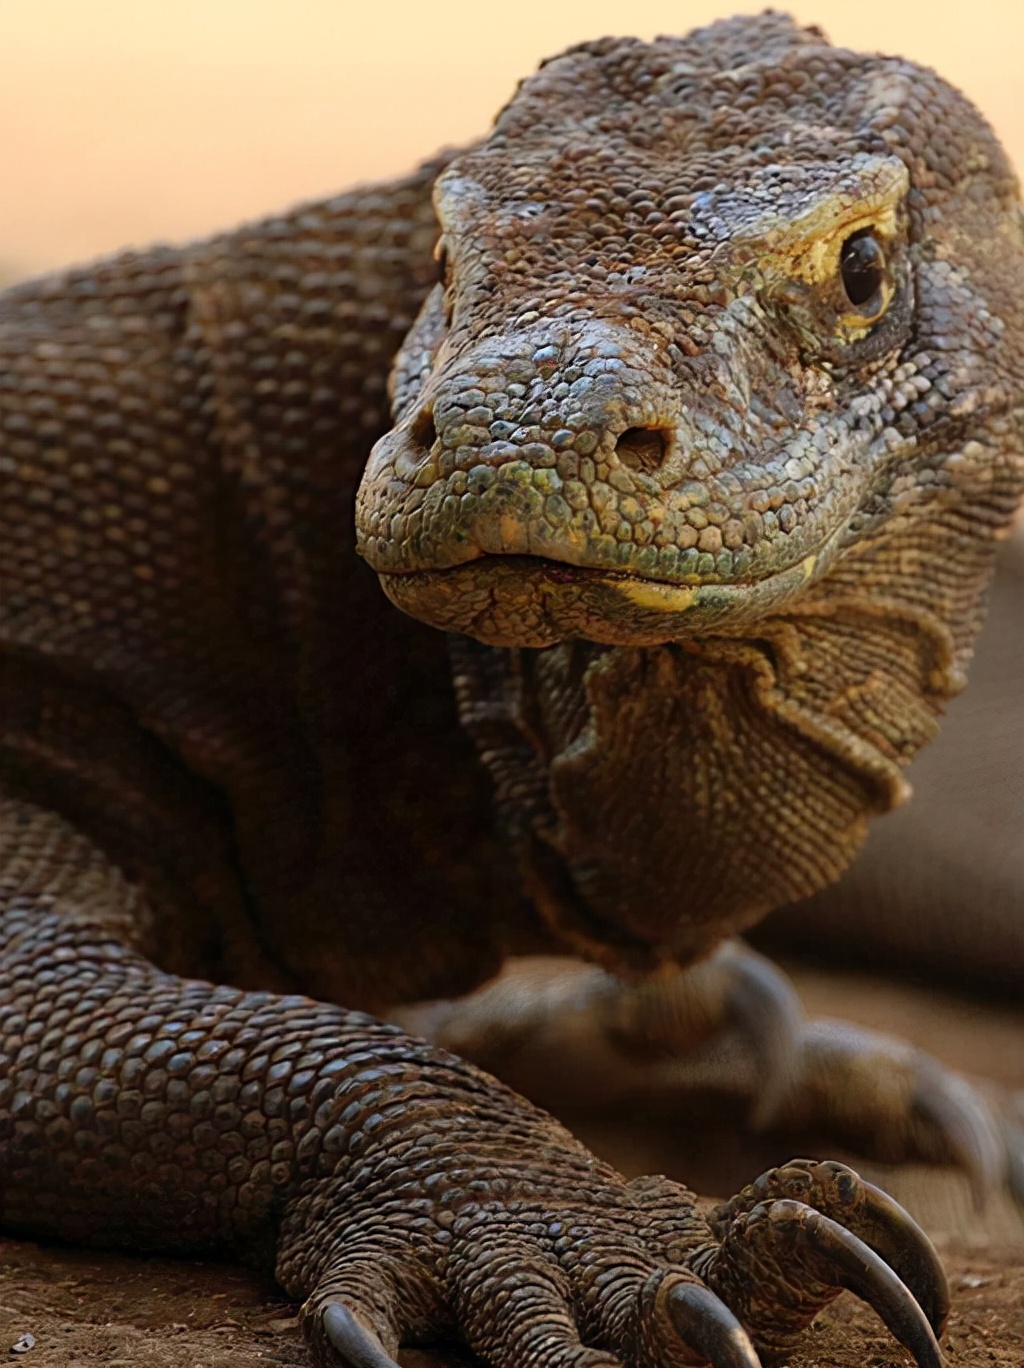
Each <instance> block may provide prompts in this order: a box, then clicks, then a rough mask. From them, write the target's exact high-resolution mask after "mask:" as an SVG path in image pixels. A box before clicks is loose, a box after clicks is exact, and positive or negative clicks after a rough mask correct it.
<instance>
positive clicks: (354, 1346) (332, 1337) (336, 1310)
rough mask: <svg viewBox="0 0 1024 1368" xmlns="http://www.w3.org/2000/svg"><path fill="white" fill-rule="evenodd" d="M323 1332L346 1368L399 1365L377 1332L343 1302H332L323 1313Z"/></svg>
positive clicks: (392, 1366) (391, 1366) (386, 1367)
mask: <svg viewBox="0 0 1024 1368" xmlns="http://www.w3.org/2000/svg"><path fill="white" fill-rule="evenodd" d="M323 1324H324V1332H325V1334H326V1335H327V1338H328V1340H329V1341H330V1343H331V1345H332V1347H333V1348H334V1349H336V1350H337V1352H338V1354H339V1355H340V1357H341V1362H342V1363H343V1364H344V1365H345V1368H398V1364H397V1363H396V1362H395V1360H394V1359H393V1358H391V1356H390V1355H389V1354H386V1353H385V1352H384V1346H383V1345H382V1344H381V1342H380V1340H379V1339H378V1338H377V1336H376V1335H374V1334H371V1332H370V1331H369V1330H367V1329H366V1327H365V1326H363V1325H360V1323H359V1321H357V1320H356V1318H355V1316H353V1314H352V1312H351V1311H350V1310H349V1309H348V1307H347V1306H346V1305H345V1304H344V1302H338V1301H334V1302H330V1303H329V1304H328V1306H327V1307H326V1308H325V1310H324V1313H323Z"/></svg>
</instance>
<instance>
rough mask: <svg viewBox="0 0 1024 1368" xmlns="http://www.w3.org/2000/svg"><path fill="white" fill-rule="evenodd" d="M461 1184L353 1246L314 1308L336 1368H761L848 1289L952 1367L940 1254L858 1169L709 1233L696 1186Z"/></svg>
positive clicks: (806, 1184)
mask: <svg viewBox="0 0 1024 1368" xmlns="http://www.w3.org/2000/svg"><path fill="white" fill-rule="evenodd" d="M552 1157H553V1155H552V1154H550V1153H549V1154H548V1155H547V1156H545V1158H544V1159H542V1160H541V1161H540V1163H544V1162H545V1160H546V1161H547V1162H550V1160H551V1158H552ZM581 1179H582V1181H581ZM460 1182H461V1183H462V1185H463V1186H462V1189H461V1193H462V1195H461V1198H459V1199H457V1200H453V1197H452V1194H451V1193H450V1192H449V1193H447V1194H446V1195H444V1196H442V1195H440V1194H438V1198H437V1200H438V1202H439V1203H440V1204H435V1201H434V1200H433V1199H431V1200H428V1201H423V1195H424V1194H422V1193H421V1194H420V1196H419V1197H417V1195H416V1193H415V1192H414V1191H413V1190H412V1186H413V1185H409V1190H407V1191H406V1192H405V1193H404V1195H402V1196H397V1195H392V1196H390V1197H386V1198H385V1197H382V1196H381V1195H380V1194H378V1195H377V1199H376V1200H375V1201H373V1202H372V1215H371V1209H370V1205H369V1204H368V1206H367V1210H366V1215H367V1216H368V1217H371V1219H370V1220H368V1221H367V1222H365V1223H363V1222H360V1221H359V1220H358V1218H357V1219H356V1220H355V1221H353V1220H351V1218H350V1219H349V1220H348V1221H347V1222H346V1225H345V1227H344V1228H343V1229H341V1230H339V1231H338V1232H337V1235H338V1237H339V1238H337V1239H336V1240H335V1241H333V1242H332V1253H331V1254H330V1256H329V1257H328V1259H327V1260H326V1263H325V1264H324V1265H323V1267H322V1268H321V1272H320V1277H319V1279H318V1282H317V1285H316V1289H315V1291H314V1292H313V1294H312V1296H310V1297H309V1298H308V1300H307V1302H306V1304H305V1306H304V1308H303V1318H304V1324H305V1328H306V1330H307V1333H308V1335H309V1338H310V1340H311V1343H312V1345H313V1348H314V1351H315V1353H316V1355H317V1361H318V1362H319V1363H321V1364H323V1365H325V1368H326V1365H333V1368H338V1365H339V1363H340V1364H342V1365H345V1368H396V1356H397V1353H398V1346H399V1345H400V1344H403V1343H429V1342H437V1341H438V1340H439V1339H442V1340H443V1339H448V1340H451V1339H452V1338H453V1337H457V1338H459V1339H461V1340H462V1341H463V1342H464V1343H465V1344H466V1345H467V1346H468V1347H469V1349H470V1350H471V1351H472V1352H473V1353H474V1354H476V1355H479V1356H480V1357H481V1358H482V1359H484V1360H485V1361H486V1362H487V1363H488V1364H491V1365H493V1366H494V1368H649V1365H651V1364H655V1363H656V1364H658V1365H659V1366H660V1368H661V1366H663V1368H684V1365H696V1364H707V1365H711V1368H759V1365H760V1364H761V1363H762V1361H764V1362H769V1361H771V1360H772V1359H773V1358H774V1357H775V1356H776V1355H777V1354H778V1353H780V1352H782V1351H784V1350H785V1349H786V1348H788V1347H791V1345H792V1343H793V1341H794V1339H796V1338H797V1337H798V1336H799V1334H800V1333H801V1331H802V1330H803V1329H805V1328H806V1326H807V1325H809V1324H810V1322H811V1321H812V1320H813V1319H814V1317H815V1316H816V1315H817V1314H818V1312H819V1311H820V1310H821V1309H822V1308H823V1307H824V1306H826V1305H827V1304H828V1303H829V1302H830V1301H831V1300H832V1299H833V1298H834V1297H836V1296H837V1295H838V1294H839V1292H840V1291H841V1290H842V1289H843V1288H848V1289H849V1290H851V1291H852V1292H854V1293H855V1294H856V1295H857V1296H859V1297H860V1298H862V1299H863V1300H864V1301H865V1302H867V1303H868V1304H870V1305H871V1306H872V1307H873V1308H874V1309H875V1311H876V1312H877V1314H878V1315H879V1316H880V1318H881V1319H882V1320H883V1321H884V1323H885V1324H886V1325H887V1327H888V1328H889V1330H890V1332H891V1333H892V1334H893V1335H894V1336H895V1338H896V1339H898V1340H899V1341H900V1343H901V1344H903V1345H904V1346H905V1347H906V1348H907V1349H909V1350H910V1352H911V1353H912V1354H913V1355H914V1357H915V1359H916V1361H917V1363H918V1364H919V1365H920V1366H921V1368H940V1365H941V1356H940V1353H939V1349H938V1345H937V1343H936V1339H935V1334H936V1333H937V1332H939V1331H940V1330H941V1327H942V1324H943V1323H944V1320H945V1316H946V1313H947V1310H948V1294H947V1291H946V1283H945V1278H944V1276H943V1273H942V1269H941V1266H940V1265H939V1262H938V1259H937V1256H936V1255H935V1252H934V1250H933V1249H932V1247H931V1245H930V1244H929V1242H928V1240H927V1238H926V1237H925V1236H924V1235H923V1233H922V1232H921V1231H920V1229H919V1228H918V1227H917V1226H916V1225H915V1224H914V1222H913V1221H912V1220H911V1218H910V1217H909V1216H908V1215H907V1214H906V1212H904V1211H903V1210H902V1208H900V1207H899V1206H898V1205H897V1204H896V1203H895V1202H893V1201H892V1200H891V1199H889V1198H888V1197H886V1196H885V1195H884V1194H883V1193H881V1192H879V1191H878V1189H876V1188H873V1187H872V1186H871V1185H870V1184H867V1183H864V1182H862V1181H861V1180H860V1179H859V1178H858V1176H857V1175H856V1174H855V1173H854V1172H853V1171H852V1170H851V1169H848V1168H846V1167H844V1166H843V1165H841V1164H829V1163H815V1162H812V1161H809V1160H794V1161H793V1162H792V1163H790V1164H788V1165H786V1166H784V1167H782V1168H778V1169H773V1170H770V1171H769V1172H768V1173H765V1174H764V1175H762V1177H761V1178H759V1179H758V1180H757V1181H756V1182H755V1183H753V1184H751V1185H750V1186H749V1187H748V1188H745V1189H744V1190H743V1191H742V1192H741V1193H739V1194H738V1195H737V1196H736V1197H734V1198H732V1199H731V1201H729V1202H726V1203H724V1204H722V1205H721V1206H719V1207H718V1208H716V1209H715V1210H714V1211H713V1212H712V1213H711V1215H710V1217H708V1218H705V1217H704V1216H703V1215H702V1214H701V1213H700V1212H699V1211H698V1209H697V1208H696V1206H695V1203H694V1199H693V1195H692V1193H690V1192H689V1191H688V1190H687V1189H686V1188H684V1187H681V1186H680V1185H678V1184H676V1183H673V1182H671V1181H670V1180H668V1179H665V1178H650V1177H648V1178H639V1179H635V1180H633V1181H632V1182H629V1183H626V1182H624V1181H622V1180H621V1179H618V1176H617V1175H615V1174H614V1173H612V1172H611V1171H610V1170H607V1169H605V1168H604V1166H597V1167H596V1168H595V1169H594V1170H593V1171H592V1172H591V1173H590V1174H589V1176H588V1177H587V1178H583V1175H582V1174H577V1175H576V1179H575V1181H574V1182H570V1183H568V1184H563V1182H562V1181H559V1182H557V1183H555V1184H554V1185H552V1184H551V1181H550V1177H546V1178H545V1179H543V1180H541V1179H538V1180H537V1181H536V1182H535V1183H534V1184H533V1186H534V1189H535V1190H534V1192H533V1193H532V1194H531V1195H530V1197H529V1198H524V1197H519V1198H516V1197H514V1196H510V1194H509V1189H510V1187H515V1186H521V1183H520V1184H510V1182H509V1181H508V1180H507V1179H504V1178H502V1177H500V1176H498V1175H497V1174H496V1173H495V1172H494V1171H493V1170H492V1171H491V1174H490V1176H489V1177H481V1178H477V1179H474V1178H472V1177H471V1176H470V1172H469V1169H468V1167H467V1170H466V1172H465V1173H463V1174H461V1175H460ZM471 1197H472V1198H474V1200H472V1201H470V1200H469V1199H470V1198H471ZM368 1203H369V1194H368ZM410 1210H412V1211H415V1212H418V1213H419V1214H417V1215H415V1216H414V1218H413V1219H412V1220H410ZM762 1355H764V1356H765V1358H764V1360H762V1357H761V1356H762Z"/></svg>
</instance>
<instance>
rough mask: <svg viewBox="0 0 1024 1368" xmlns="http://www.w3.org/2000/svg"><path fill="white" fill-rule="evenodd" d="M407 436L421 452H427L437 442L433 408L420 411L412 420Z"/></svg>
mask: <svg viewBox="0 0 1024 1368" xmlns="http://www.w3.org/2000/svg"><path fill="white" fill-rule="evenodd" d="M409 436H410V437H411V439H412V440H413V442H414V443H415V444H416V446H418V447H419V448H420V450H421V451H423V452H429V451H430V449H431V447H432V446H433V445H434V443H435V442H436V441H437V428H436V427H435V426H434V410H433V408H425V409H421V410H420V412H419V413H418V414H417V415H416V417H415V418H414V419H413V424H412V427H411V428H410V429H409Z"/></svg>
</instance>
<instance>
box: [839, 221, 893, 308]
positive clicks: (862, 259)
mask: <svg viewBox="0 0 1024 1368" xmlns="http://www.w3.org/2000/svg"><path fill="white" fill-rule="evenodd" d="M839 274H840V276H841V278H842V282H843V290H844V291H845V293H846V298H847V299H848V300H849V301H850V303H851V304H852V305H853V307H854V308H855V309H856V310H857V312H858V313H860V314H864V315H865V317H867V318H871V317H873V316H874V315H875V314H878V313H881V311H882V307H883V303H884V301H883V292H882V287H883V286H884V284H885V276H886V271H885V252H884V251H883V249H882V245H881V243H880V242H879V241H878V239H877V238H876V237H875V235H874V233H872V231H871V229H870V228H866V229H864V230H863V231H862V232H859V233H854V234H853V235H852V237H848V238H847V239H846V241H845V242H844V243H843V246H842V249H841V251H840V253H839Z"/></svg>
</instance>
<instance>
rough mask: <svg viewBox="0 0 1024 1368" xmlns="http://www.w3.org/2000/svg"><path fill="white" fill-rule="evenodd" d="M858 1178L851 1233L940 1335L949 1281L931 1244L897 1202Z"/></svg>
mask: <svg viewBox="0 0 1024 1368" xmlns="http://www.w3.org/2000/svg"><path fill="white" fill-rule="evenodd" d="M859 1181H860V1193H861V1198H862V1201H861V1205H860V1207H859V1208H858V1210H857V1214H856V1217H855V1218H852V1221H851V1223H852V1224H854V1225H855V1226H856V1229H855V1232H854V1233H855V1234H856V1235H857V1236H858V1237H859V1238H860V1239H862V1240H863V1241H864V1242H865V1244H867V1245H869V1246H870V1247H871V1248H872V1249H873V1250H874V1251H875V1253H876V1254H878V1255H880V1256H881V1257H882V1258H883V1259H884V1260H885V1262H886V1263H887V1264H888V1265H889V1267H890V1268H891V1269H893V1271H894V1272H895V1273H896V1275H897V1276H898V1277H899V1279H900V1281H901V1282H903V1283H904V1284H905V1285H906V1286H907V1288H908V1289H909V1291H910V1292H911V1294H912V1296H913V1298H914V1300H915V1301H916V1302H917V1304H918V1306H920V1308H921V1310H922V1311H923V1312H924V1314H925V1315H926V1316H927V1317H928V1324H929V1325H930V1326H931V1327H932V1329H933V1330H934V1331H935V1334H936V1335H941V1334H942V1331H943V1329H944V1327H945V1324H946V1321H947V1319H948V1317H949V1283H948V1282H947V1280H946V1271H945V1269H944V1268H943V1267H942V1263H941V1261H940V1259H939V1256H938V1254H937V1253H936V1252H935V1246H934V1245H933V1244H932V1242H931V1240H929V1238H928V1236H927V1235H926V1234H925V1233H924V1231H923V1230H922V1229H921V1227H920V1226H919V1225H918V1224H917V1222H916V1221H915V1220H914V1218H913V1216H911V1215H910V1213H909V1212H908V1211H905V1210H904V1209H903V1207H901V1206H900V1204H899V1202H896V1201H894V1200H893V1199H892V1198H891V1197H890V1196H889V1194H888V1193H886V1192H883V1191H882V1189H881V1188H877V1187H875V1185H874V1183H868V1182H866V1181H865V1180H864V1179H863V1178H861V1179H860V1180H859Z"/></svg>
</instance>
